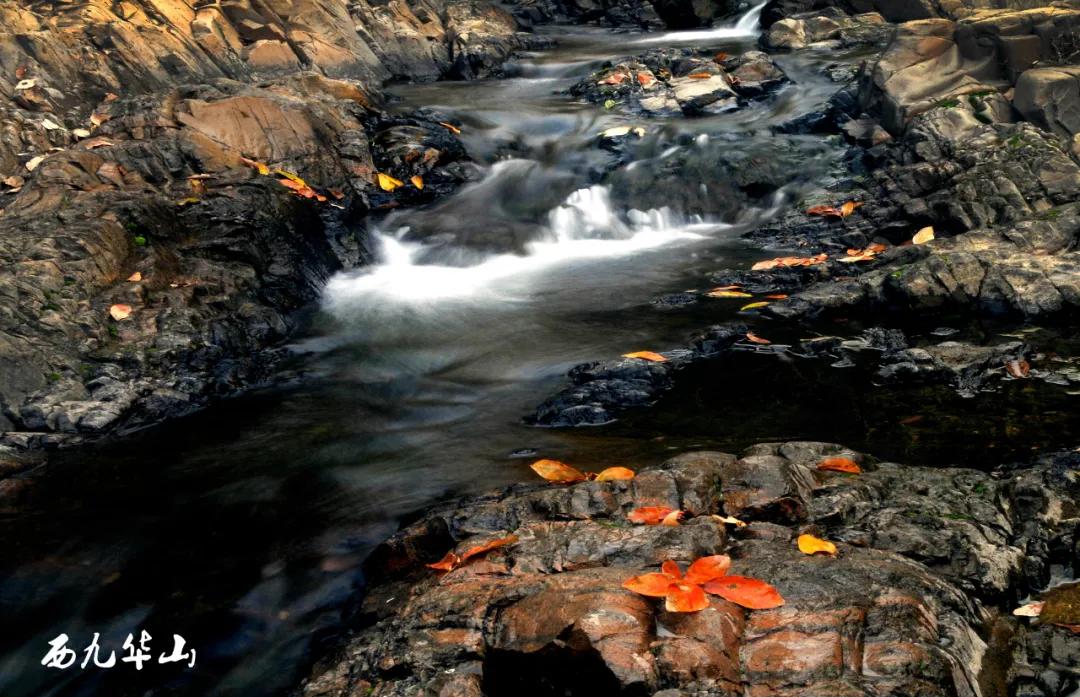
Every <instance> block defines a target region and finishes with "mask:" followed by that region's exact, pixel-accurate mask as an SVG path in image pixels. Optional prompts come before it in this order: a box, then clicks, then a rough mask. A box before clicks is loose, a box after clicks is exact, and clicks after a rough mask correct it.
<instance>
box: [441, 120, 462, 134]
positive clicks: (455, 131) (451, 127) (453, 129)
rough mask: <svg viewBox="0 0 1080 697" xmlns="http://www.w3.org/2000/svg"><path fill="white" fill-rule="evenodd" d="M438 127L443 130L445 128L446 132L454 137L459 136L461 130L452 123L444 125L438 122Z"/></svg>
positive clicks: (442, 122) (444, 123)
mask: <svg viewBox="0 0 1080 697" xmlns="http://www.w3.org/2000/svg"><path fill="white" fill-rule="evenodd" d="M439 125H440V126H442V127H443V128H445V129H446V130H448V131H450V132H451V133H453V134H454V135H456V136H459V135H461V129H460V128H458V127H457V126H455V125H454V124H452V123H446V122H444V121H440V122H439Z"/></svg>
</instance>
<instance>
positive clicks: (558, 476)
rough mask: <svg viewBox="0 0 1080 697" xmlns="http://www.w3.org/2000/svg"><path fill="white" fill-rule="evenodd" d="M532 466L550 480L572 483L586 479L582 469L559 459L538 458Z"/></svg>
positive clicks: (533, 469) (534, 470)
mask: <svg viewBox="0 0 1080 697" xmlns="http://www.w3.org/2000/svg"><path fill="white" fill-rule="evenodd" d="M530 467H531V468H532V471H533V472H536V473H537V474H539V475H540V476H541V477H543V478H544V479H546V480H548V481H549V482H559V483H561V484H571V483H573V482H583V481H585V479H586V477H585V475H584V474H582V473H581V472H580V471H578V470H576V469H574V468H573V467H571V466H570V465H568V464H566V463H564V462H559V461H558V460H537V461H536V462H534V463H532V465H530Z"/></svg>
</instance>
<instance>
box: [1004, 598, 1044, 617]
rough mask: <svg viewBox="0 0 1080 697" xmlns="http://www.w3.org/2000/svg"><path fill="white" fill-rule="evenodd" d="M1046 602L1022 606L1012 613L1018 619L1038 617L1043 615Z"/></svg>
mask: <svg viewBox="0 0 1080 697" xmlns="http://www.w3.org/2000/svg"><path fill="white" fill-rule="evenodd" d="M1044 605H1046V603H1044V602H1041V601H1040V602H1034V603H1028V604H1027V605H1021V606H1020V607H1018V608H1016V609H1015V610H1013V611H1012V614H1014V615H1016V616H1017V617H1038V616H1039V615H1041V614H1042V611H1043V606H1044Z"/></svg>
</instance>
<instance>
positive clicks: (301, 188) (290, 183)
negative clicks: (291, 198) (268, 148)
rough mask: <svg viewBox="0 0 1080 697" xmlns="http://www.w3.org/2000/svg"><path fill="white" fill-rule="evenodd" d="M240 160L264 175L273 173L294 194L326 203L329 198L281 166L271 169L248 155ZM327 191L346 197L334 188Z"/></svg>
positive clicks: (338, 197) (330, 193) (279, 182)
mask: <svg viewBox="0 0 1080 697" xmlns="http://www.w3.org/2000/svg"><path fill="white" fill-rule="evenodd" d="M240 161H241V162H243V163H244V164H245V165H247V166H248V167H251V168H252V169H254V170H255V171H256V172H258V173H259V174H261V175H262V176H264V177H267V176H271V175H273V176H275V177H277V183H278V184H280V185H282V186H284V187H285V188H286V189H289V190H290V191H292V192H293V194H294V195H296V196H299V197H300V198H306V199H314V200H316V201H318V202H319V203H324V202H326V201H327V200H328V199H327V197H326V195H324V194H321V193H319V192H318V191H316V190H315V189H313V188H312V187H311V186H310V185H309V184H308V183H307V182H306V181H304V180H303V179H302V178H301V177H300V176H299V175H298V174H296V173H295V172H290V171H288V170H284V169H281V168H274V169H270V167H269V166H268V165H267V164H265V163H263V162H259V161H258V160H251V159H248V158H246V157H241V158H240ZM327 193H328V194H329V195H330V196H333V197H334V198H336V199H342V198H344V197H345V194H343V193H342V192H340V191H335V190H333V189H329V190H327Z"/></svg>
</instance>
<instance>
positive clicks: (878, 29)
mask: <svg viewBox="0 0 1080 697" xmlns="http://www.w3.org/2000/svg"><path fill="white" fill-rule="evenodd" d="M893 31H894V30H893V28H892V27H891V26H889V25H888V24H886V22H885V18H884V17H882V16H881V15H880V14H878V13H877V12H868V13H865V14H858V15H855V16H853V17H852V16H848V15H847V14H845V13H843V12H840V11H839V10H836V9H831V10H827V11H824V12H821V13H818V12H807V13H803V14H796V15H793V16H790V17H785V18H784V19H781V20H779V21H778V22H775V23H773V24H772V25H771V26H770V27H769V28H768V29H767V30H766V31H765V32H764V33H763V34H762V35H761V45H762V46H764V47H765V48H767V49H797V48H806V47H807V46H809V45H812V44H821V43H823V42H834V43H835V44H836V45H838V46H841V47H844V48H848V47H852V46H884V44H885V43H886V42H888V41H889V39H890V38H891V37H892V35H893Z"/></svg>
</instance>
